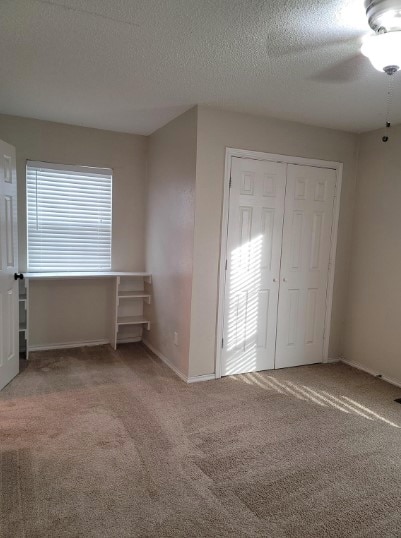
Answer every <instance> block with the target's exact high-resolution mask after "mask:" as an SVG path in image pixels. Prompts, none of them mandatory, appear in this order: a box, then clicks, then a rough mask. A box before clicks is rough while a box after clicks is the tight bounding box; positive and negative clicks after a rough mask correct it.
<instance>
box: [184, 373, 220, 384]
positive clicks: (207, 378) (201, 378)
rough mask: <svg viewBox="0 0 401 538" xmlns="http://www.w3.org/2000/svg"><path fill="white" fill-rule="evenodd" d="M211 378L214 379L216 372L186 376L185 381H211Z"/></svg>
mask: <svg viewBox="0 0 401 538" xmlns="http://www.w3.org/2000/svg"><path fill="white" fill-rule="evenodd" d="M212 379H216V374H205V375H194V376H192V377H188V381H187V383H198V382H199V381H211V380H212Z"/></svg>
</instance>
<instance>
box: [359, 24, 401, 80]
mask: <svg viewBox="0 0 401 538" xmlns="http://www.w3.org/2000/svg"><path fill="white" fill-rule="evenodd" d="M361 52H362V54H363V55H364V56H366V57H367V58H369V60H370V62H371V64H372V65H373V67H374V68H375V69H377V70H378V71H381V72H383V71H384V72H385V73H387V74H389V75H392V74H394V73H395V72H397V71H398V70H399V69H400V67H401V31H397V32H386V33H380V34H375V35H372V36H369V37H368V38H367V39H366V40H365V41H364V43H363V45H362V47H361Z"/></svg>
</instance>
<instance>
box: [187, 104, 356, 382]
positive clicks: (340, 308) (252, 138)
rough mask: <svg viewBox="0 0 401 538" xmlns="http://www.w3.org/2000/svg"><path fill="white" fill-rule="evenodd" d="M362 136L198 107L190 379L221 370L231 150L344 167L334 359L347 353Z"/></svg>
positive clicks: (333, 338) (332, 349)
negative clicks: (221, 276) (220, 302)
mask: <svg viewBox="0 0 401 538" xmlns="http://www.w3.org/2000/svg"><path fill="white" fill-rule="evenodd" d="M356 141H357V136H356V135H353V134H348V133H344V132H339V131H334V130H329V129H323V128H317V127H309V126H306V125H302V124H297V123H292V122H286V121H278V120H271V119H265V118H260V117H255V116H251V115H248V114H241V113H235V112H227V111H220V110H214V109H210V108H206V107H199V108H198V151H197V170H196V208H195V223H196V226H195V242H194V273H193V286H192V315H191V345H190V367H189V375H190V376H196V375H206V374H210V373H213V372H214V371H215V349H216V322H217V299H218V268H219V255H220V237H221V216H222V202H223V176H224V162H225V149H226V147H233V148H240V149H249V150H254V151H264V152H268V153H279V154H284V155H292V156H300V157H309V158H316V159H323V160H330V161H339V162H342V163H344V174H343V188H342V195H341V214H340V223H339V233H338V246H337V258H336V274H335V284H334V302H333V313H332V323H331V337H330V349H329V355H330V357H332V358H335V357H338V356H339V355H341V353H342V351H343V348H342V345H343V342H342V335H343V330H344V316H345V303H346V291H347V280H348V260H349V255H350V232H351V228H352V212H353V203H354V190H355V175H356Z"/></svg>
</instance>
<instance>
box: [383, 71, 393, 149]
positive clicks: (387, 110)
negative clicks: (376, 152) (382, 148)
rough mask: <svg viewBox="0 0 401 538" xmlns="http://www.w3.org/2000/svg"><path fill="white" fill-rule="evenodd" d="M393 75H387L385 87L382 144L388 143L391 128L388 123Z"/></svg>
mask: <svg viewBox="0 0 401 538" xmlns="http://www.w3.org/2000/svg"><path fill="white" fill-rule="evenodd" d="M393 75H394V73H390V72H389V73H387V76H388V80H387V82H388V87H387V104H386V126H385V131H384V133H385V134H384V136H383V137H382V141H383V142H388V130H389V129H390V127H391V122H390V111H391V104H392V98H393Z"/></svg>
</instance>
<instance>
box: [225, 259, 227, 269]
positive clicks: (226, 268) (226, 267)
mask: <svg viewBox="0 0 401 538" xmlns="http://www.w3.org/2000/svg"><path fill="white" fill-rule="evenodd" d="M225 270H226V271H227V260H226V265H225Z"/></svg>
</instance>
